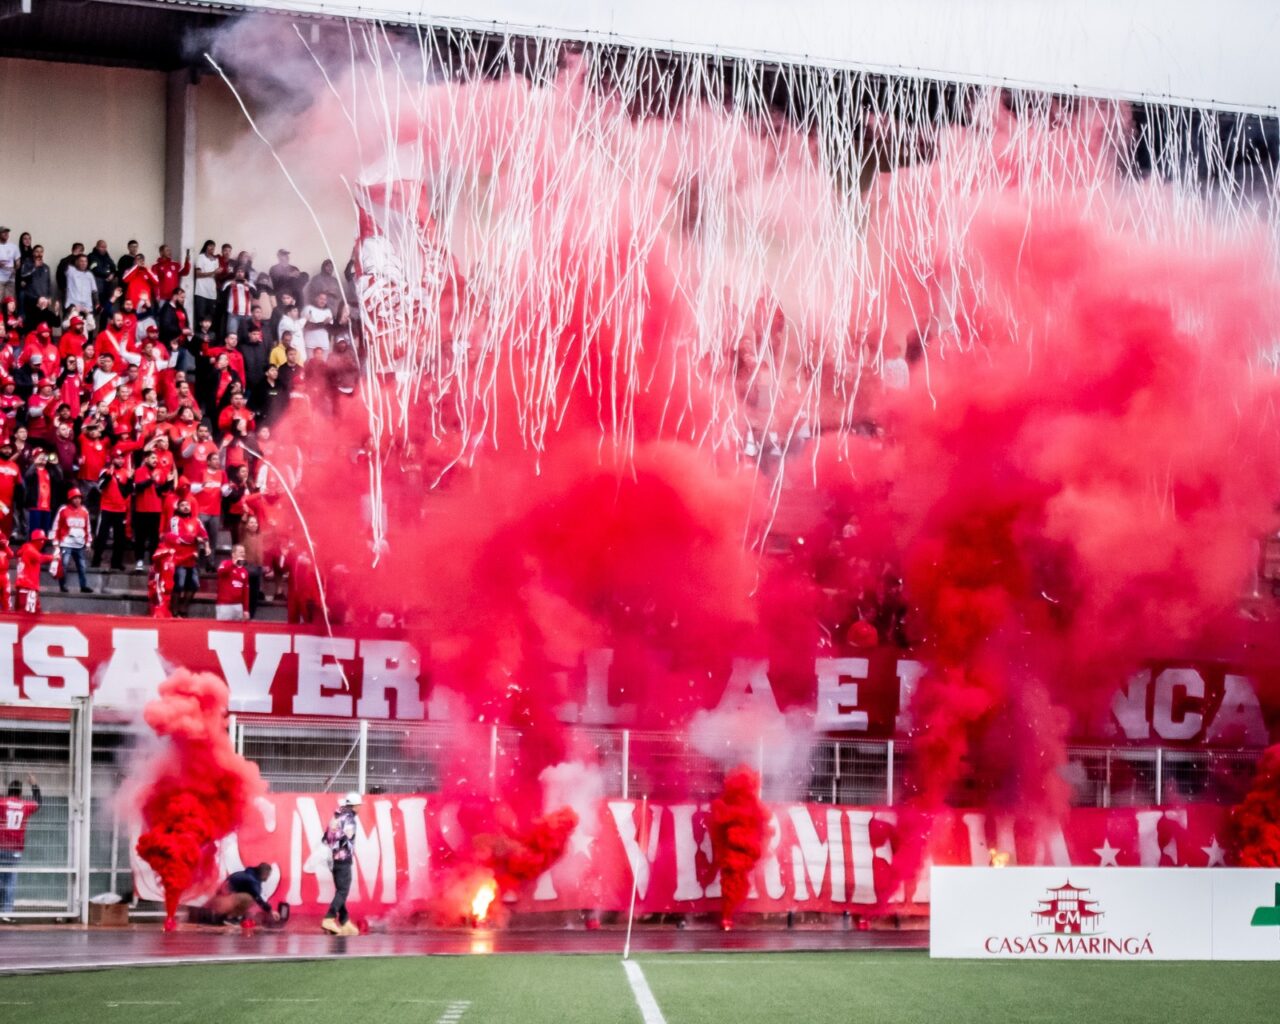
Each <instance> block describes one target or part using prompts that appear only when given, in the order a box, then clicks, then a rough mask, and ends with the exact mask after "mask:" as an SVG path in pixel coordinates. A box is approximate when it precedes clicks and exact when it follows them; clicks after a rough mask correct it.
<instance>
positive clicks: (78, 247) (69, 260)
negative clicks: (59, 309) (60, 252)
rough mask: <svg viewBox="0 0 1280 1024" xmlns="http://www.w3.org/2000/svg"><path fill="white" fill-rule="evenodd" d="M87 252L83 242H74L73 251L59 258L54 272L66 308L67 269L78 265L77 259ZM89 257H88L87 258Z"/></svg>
mask: <svg viewBox="0 0 1280 1024" xmlns="http://www.w3.org/2000/svg"><path fill="white" fill-rule="evenodd" d="M84 254H85V252H84V243H83V242H72V243H71V251H70V252H69V253H67V255H65V256H63V257H62V259H60V260H58V266H57V269H56V270H54V272H53V280H54V283H55V284H57V286H58V294H59V295H61V296H62V305H63V307H64V308H65V307H66V305H67V303H68V301H69V300H68V299H67V271H68V270H70V269H71V268H72V267H74V266H75V265H76V260H77V259H79V258H80V257H81V256H83V255H84ZM86 259H87V258H86Z"/></svg>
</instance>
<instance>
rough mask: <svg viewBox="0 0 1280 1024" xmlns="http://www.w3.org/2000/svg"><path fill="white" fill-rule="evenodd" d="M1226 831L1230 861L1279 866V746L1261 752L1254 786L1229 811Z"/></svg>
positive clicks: (1262, 865)
mask: <svg viewBox="0 0 1280 1024" xmlns="http://www.w3.org/2000/svg"><path fill="white" fill-rule="evenodd" d="M1227 834H1228V837H1229V839H1228V842H1227V849H1228V851H1229V853H1230V855H1231V862H1232V863H1233V864H1235V865H1237V866H1238V867H1242V868H1276V867H1280V746H1272V747H1268V748H1267V749H1266V751H1264V753H1263V755H1262V760H1261V761H1259V762H1258V771H1257V774H1256V776H1255V777H1254V780H1253V785H1252V786H1251V787H1250V789H1249V792H1248V793H1247V794H1246V795H1245V798H1244V799H1243V800H1241V801H1240V803H1239V804H1238V805H1237V806H1236V807H1235V808H1233V809H1232V811H1231V819H1230V827H1229V830H1228V833H1227Z"/></svg>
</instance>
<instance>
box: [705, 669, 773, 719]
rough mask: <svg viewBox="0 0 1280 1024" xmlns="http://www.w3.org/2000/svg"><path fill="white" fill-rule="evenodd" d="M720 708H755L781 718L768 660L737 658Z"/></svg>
mask: <svg viewBox="0 0 1280 1024" xmlns="http://www.w3.org/2000/svg"><path fill="white" fill-rule="evenodd" d="M716 711H755V712H758V713H760V714H761V715H764V716H766V717H773V718H781V717H782V712H781V711H780V710H779V709H778V701H777V698H775V697H774V695H773V684H772V683H770V682H769V662H768V660H767V659H754V658H734V659H733V671H732V672H730V673H729V682H728V684H726V686H725V688H724V694H723V695H722V696H721V697H720V703H719V704H717V705H716Z"/></svg>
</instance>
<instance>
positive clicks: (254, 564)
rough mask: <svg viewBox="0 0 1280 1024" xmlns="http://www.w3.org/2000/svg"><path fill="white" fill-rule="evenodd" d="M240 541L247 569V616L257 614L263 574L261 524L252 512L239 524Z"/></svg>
mask: <svg viewBox="0 0 1280 1024" xmlns="http://www.w3.org/2000/svg"><path fill="white" fill-rule="evenodd" d="M240 543H241V545H242V546H243V547H244V566H245V568H246V569H248V570H249V618H253V617H254V616H255V615H257V614H258V605H260V604H261V603H262V600H263V592H262V580H263V576H264V575H265V562H264V561H263V559H264V557H265V552H264V551H263V544H262V524H261V521H260V520H259V519H258V517H257V516H256V515H255V514H254V513H252V512H251V513H249V515H247V516H245V517H244V522H243V523H241V524H240Z"/></svg>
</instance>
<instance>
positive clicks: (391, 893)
mask: <svg viewBox="0 0 1280 1024" xmlns="http://www.w3.org/2000/svg"><path fill="white" fill-rule="evenodd" d="M373 821H374V825H373V828H372V829H371V830H369V831H367V832H366V831H365V827H364V823H363V822H361V821H360V819H359V818H357V819H356V844H355V845H356V858H355V865H354V866H355V875H354V877H353V878H352V881H351V887H352V889H353V890H355V891H357V892H359V891H360V890H361V887H360V880H361V879H363V880H364V886H363V891H364V892H366V893H367V894H368V895H369V898H370V899H373V898H375V897H374V891H375V888H376V886H377V881H378V877H379V874H381V879H382V896H381V897H377V898H380V899H381V901H382V902H383V903H395V901H396V838H395V836H396V833H395V826H394V825H393V823H392V821H391V803H390V801H388V800H375V801H374V804H373Z"/></svg>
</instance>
